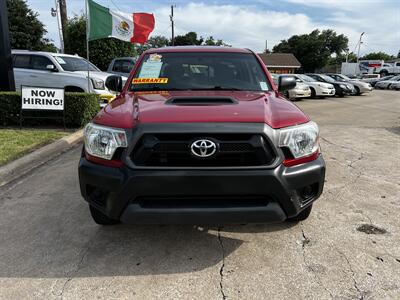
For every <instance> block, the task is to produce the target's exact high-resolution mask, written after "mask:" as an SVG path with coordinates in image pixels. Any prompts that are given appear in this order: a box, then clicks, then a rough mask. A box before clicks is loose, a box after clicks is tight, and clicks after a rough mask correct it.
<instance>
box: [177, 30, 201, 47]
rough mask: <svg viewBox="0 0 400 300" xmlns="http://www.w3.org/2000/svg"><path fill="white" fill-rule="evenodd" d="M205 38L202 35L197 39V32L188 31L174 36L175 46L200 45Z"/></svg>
mask: <svg viewBox="0 0 400 300" xmlns="http://www.w3.org/2000/svg"><path fill="white" fill-rule="evenodd" d="M203 41H204V39H203V38H202V37H200V39H197V33H196V32H193V31H191V32H188V33H186V34H185V35H178V36H176V37H175V38H174V45H175V46H189V45H197V46H200V45H202V44H203Z"/></svg>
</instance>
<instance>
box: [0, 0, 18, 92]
mask: <svg viewBox="0 0 400 300" xmlns="http://www.w3.org/2000/svg"><path fill="white" fill-rule="evenodd" d="M0 91H15V82H14V73H13V66H12V57H11V45H10V32H9V28H8V13H7V4H6V0H0Z"/></svg>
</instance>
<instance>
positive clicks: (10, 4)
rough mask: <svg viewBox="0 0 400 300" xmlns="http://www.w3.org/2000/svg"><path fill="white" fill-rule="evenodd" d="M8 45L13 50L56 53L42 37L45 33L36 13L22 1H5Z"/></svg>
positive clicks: (53, 47)
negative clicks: (8, 34)
mask: <svg viewBox="0 0 400 300" xmlns="http://www.w3.org/2000/svg"><path fill="white" fill-rule="evenodd" d="M7 11H8V23H9V27H10V43H11V48H13V49H24V50H37V51H51V52H56V50H57V48H56V47H55V46H54V44H53V43H51V41H50V40H48V39H47V38H44V37H43V36H44V35H45V34H46V33H47V31H46V29H45V28H44V25H43V23H42V22H40V21H39V19H38V13H36V12H33V11H32V10H31V9H30V8H29V7H28V5H27V4H26V2H25V1H24V0H7Z"/></svg>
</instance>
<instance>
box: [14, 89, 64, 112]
mask: <svg viewBox="0 0 400 300" xmlns="http://www.w3.org/2000/svg"><path fill="white" fill-rule="evenodd" d="M21 96H22V109H39V110H40V109H42V110H64V89H54V88H41V87H29V86H22V95H21Z"/></svg>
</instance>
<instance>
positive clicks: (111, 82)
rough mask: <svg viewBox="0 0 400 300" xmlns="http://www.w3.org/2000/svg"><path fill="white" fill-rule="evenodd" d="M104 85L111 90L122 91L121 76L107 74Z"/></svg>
mask: <svg viewBox="0 0 400 300" xmlns="http://www.w3.org/2000/svg"><path fill="white" fill-rule="evenodd" d="M106 87H107V88H108V89H109V90H110V91H113V92H117V93H119V92H121V91H122V77H121V76H118V75H111V76H108V77H107V79H106Z"/></svg>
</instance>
